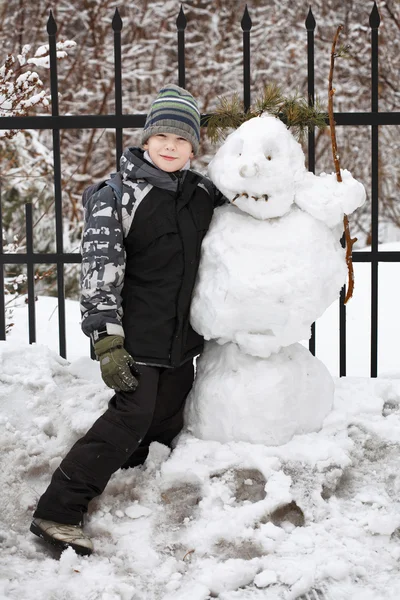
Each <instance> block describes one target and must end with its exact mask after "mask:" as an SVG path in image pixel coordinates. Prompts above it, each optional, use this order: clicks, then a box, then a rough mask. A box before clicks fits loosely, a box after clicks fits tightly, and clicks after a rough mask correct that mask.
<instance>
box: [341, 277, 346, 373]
mask: <svg viewBox="0 0 400 600" xmlns="http://www.w3.org/2000/svg"><path fill="white" fill-rule="evenodd" d="M345 298H346V286H345V285H344V286H343V287H342V289H341V290H340V298H339V376H340V377H346V365H347V355H346V354H347V353H346V349H347V334H346V305H345V303H344V301H345Z"/></svg>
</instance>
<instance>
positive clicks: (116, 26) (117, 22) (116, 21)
mask: <svg viewBox="0 0 400 600" xmlns="http://www.w3.org/2000/svg"><path fill="white" fill-rule="evenodd" d="M112 28H113V30H114V31H117V32H118V31H121V29H122V19H121V17H120V15H119V11H118V8H116V9H115V13H114V16H113V20H112Z"/></svg>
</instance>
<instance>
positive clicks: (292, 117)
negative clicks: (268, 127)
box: [207, 83, 327, 142]
mask: <svg viewBox="0 0 400 600" xmlns="http://www.w3.org/2000/svg"><path fill="white" fill-rule="evenodd" d="M219 103H220V105H219V107H218V108H217V109H216V111H215V113H214V114H213V115H212V116H211V117H210V118H209V120H208V124H207V135H208V137H209V138H210V139H211V141H213V142H217V141H218V140H220V139H221V138H223V137H224V133H225V131H226V130H227V129H237V128H238V127H240V125H242V124H243V123H244V122H245V121H248V120H249V119H252V118H254V117H259V116H261V115H262V114H263V113H268V114H270V115H272V116H274V117H276V118H277V119H280V120H281V121H282V122H283V123H284V124H285V125H286V126H287V127H288V128H290V129H292V131H293V133H294V135H297V136H298V137H301V136H302V135H303V134H304V132H305V131H307V130H308V129H309V128H313V127H318V128H319V129H324V128H325V127H326V118H327V114H326V112H325V111H323V109H322V106H321V103H320V102H319V101H318V99H317V100H316V102H315V104H314V106H309V104H308V102H307V100H306V99H305V98H302V97H301V96H300V95H299V94H298V93H296V94H294V95H292V96H284V95H283V94H282V92H281V90H280V88H279V87H278V86H276V85H275V84H273V83H270V84H267V85H266V86H265V87H264V90H263V93H262V96H261V97H260V98H258V99H257V100H256V103H255V106H252V107H250V109H249V111H248V112H246V113H245V112H244V108H243V103H242V102H241V100H240V99H239V97H238V95H237V94H234V95H233V96H232V98H231V99H230V100H229V99H228V98H224V97H222V98H219Z"/></svg>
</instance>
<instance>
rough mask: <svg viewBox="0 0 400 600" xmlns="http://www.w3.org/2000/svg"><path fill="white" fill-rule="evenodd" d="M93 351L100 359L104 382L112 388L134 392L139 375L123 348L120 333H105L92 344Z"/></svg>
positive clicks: (134, 364)
mask: <svg viewBox="0 0 400 600" xmlns="http://www.w3.org/2000/svg"><path fill="white" fill-rule="evenodd" d="M94 351H95V353H96V356H97V358H98V359H99V361H100V369H101V376H102V378H103V381H104V383H105V384H106V385H107V386H108V387H109V388H112V389H113V390H116V391H118V392H119V391H122V392H134V391H135V390H136V388H137V386H138V385H139V381H138V379H137V376H139V375H140V372H139V370H138V369H137V367H136V363H135V361H134V359H133V358H132V356H131V355H130V354H129V353H128V352H127V351H126V350H125V348H124V338H123V337H122V336H121V335H107V336H105V337H103V338H101V339H100V340H98V341H97V342H96V343H95V344H94Z"/></svg>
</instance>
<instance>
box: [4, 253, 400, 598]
mask: <svg viewBox="0 0 400 600" xmlns="http://www.w3.org/2000/svg"><path fill="white" fill-rule="evenodd" d="M356 267H357V271H358V273H356V277H357V279H356V297H355V298H354V299H353V300H352V301H351V303H350V305H349V309H348V322H349V335H350V348H353V349H354V350H353V351H348V352H349V373H350V374H351V375H352V376H351V377H348V378H346V379H336V380H335V383H336V394H335V408H334V411H333V412H332V413H331V414H330V415H329V416H328V417H327V419H326V420H325V423H324V427H323V429H322V430H321V431H320V432H318V433H314V434H308V435H302V436H297V437H295V438H294V439H293V440H292V441H291V442H289V443H288V444H286V445H284V446H280V447H266V446H261V445H253V444H249V443H229V444H220V443H217V442H204V441H200V440H197V439H195V438H193V437H190V436H188V435H186V434H183V435H182V436H181V437H180V439H179V441H178V445H177V448H176V449H175V450H174V452H173V453H172V455H170V454H169V451H168V450H167V449H166V448H165V447H163V446H161V445H158V444H154V445H153V447H152V449H151V454H150V456H149V458H148V460H147V462H146V464H145V465H144V467H141V468H137V469H133V470H130V471H124V472H118V473H116V474H115V475H114V476H113V478H112V480H111V482H110V484H109V486H108V487H107V489H106V491H105V493H104V494H103V495H102V496H101V498H99V499H98V500H96V501H95V502H94V503H92V505H91V509H90V513H89V517H88V520H87V526H86V528H87V531H88V533H89V534H90V535H91V536H92V538H93V541H94V544H95V554H93V555H92V556H91V557H89V558H82V557H78V556H76V555H75V553H74V552H73V551H72V550H68V551H66V552H64V553H63V554H62V555H61V557H60V555H59V554H57V552H56V551H54V550H52V549H51V548H48V547H46V546H45V545H44V544H43V543H42V542H41V541H40V540H39V539H37V538H36V537H34V536H33V535H31V534H30V533H29V532H28V529H29V523H30V518H31V513H32V510H33V508H34V506H35V503H36V500H37V498H38V496H39V495H40V494H41V493H42V491H43V490H44V489H45V487H46V486H47V484H48V481H49V478H50V474H51V472H52V471H53V470H54V468H55V467H56V466H57V465H58V463H59V461H60V459H61V457H62V455H63V454H64V453H65V452H66V450H67V449H68V448H69V447H70V445H71V444H72V443H73V442H74V441H75V440H76V439H77V438H78V437H80V436H81V435H82V434H83V433H84V432H85V431H86V429H87V428H88V427H89V426H90V425H91V424H92V422H93V421H94V419H95V418H96V417H97V416H98V415H99V414H100V413H101V411H102V410H103V409H104V408H105V406H106V403H107V400H108V398H109V397H110V391H109V390H108V389H107V388H105V386H104V385H103V383H102V381H101V379H100V376H99V372H98V366H97V364H96V363H94V362H93V361H91V360H90V358H89V357H88V353H89V346H88V342H87V339H86V338H85V337H83V336H81V334H80V333H79V313H78V307H77V305H76V303H72V302H68V303H67V310H68V356H69V361H66V360H64V359H62V358H60V357H59V356H58V355H57V354H56V352H55V350H56V349H57V338H56V335H55V334H54V331H55V329H56V313H54V312H53V311H54V307H55V303H54V299H49V298H39V301H38V302H37V303H36V310H37V315H38V342H39V344H38V345H34V346H29V345H28V344H26V342H25V340H26V337H25V336H26V335H27V334H26V305H23V306H22V307H21V308H17V309H15V311H14V320H15V323H16V325H15V328H14V331H13V333H12V334H11V336H10V338H9V341H7V342H0V432H1V433H0V444H1V450H2V451H1V459H0V460H1V465H0V472H1V478H2V480H1V492H0V494H1V504H0V515H1V517H0V600H11V599H13V600H14V599H18V600H78V599H79V600H82V598H84V599H85V600H210V599H211V598H219V599H220V600H247V599H249V600H261V599H266V600H291V599H292V600H294V599H295V598H312V599H313V600H315V599H318V598H321V599H322V598H326V599H329V600H381V599H382V600H383V599H385V600H398V598H399V596H400V566H399V565H400V562H399V561H400V501H399V497H400V475H399V467H398V465H399V457H400V362H399V356H400V352H399V348H398V346H399V339H400V331H399V329H400V324H399V320H398V319H397V321H395V320H394V319H393V316H394V315H396V316H397V314H398V298H397V297H396V293H397V294H398V292H397V290H396V287H395V286H393V281H399V277H398V272H397V271H396V269H398V268H399V267H398V266H397V265H383V264H382V265H380V274H381V275H380V276H381V281H380V285H382V288H381V289H382V290H388V289H389V288H390V289H391V292H390V294H389V293H385V294H383V293H381V296H380V300H381V304H380V309H381V313H380V315H381V316H380V319H381V325H382V327H381V330H380V332H381V337H380V377H379V378H378V379H376V380H371V379H369V378H368V368H369V367H368V333H369V324H368V314H369V309H368V277H367V272H368V266H367V265H356ZM385 274H390V275H387V276H386V275H385ZM393 288H394V289H393ZM336 314H337V309H336V308H332V309H330V310H329V311H327V313H326V315H324V317H323V318H322V319H321V322H320V323H319V326H318V338H317V350H318V355H319V357H320V358H321V359H322V360H324V362H325V363H326V364H327V365H328V367H329V368H330V369H331V371H332V372H333V373H335V372H336V369H337V357H336V354H337V351H336V348H337V345H336V341H335V339H336V336H334V335H333V334H332V331H333V329H334V328H335V326H336V324H335V319H336ZM310 590H314V592H311V591H310Z"/></svg>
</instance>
